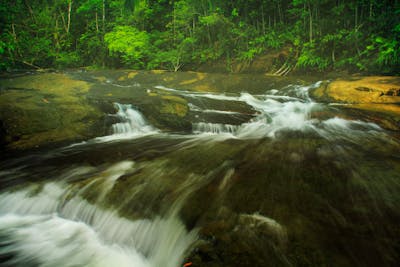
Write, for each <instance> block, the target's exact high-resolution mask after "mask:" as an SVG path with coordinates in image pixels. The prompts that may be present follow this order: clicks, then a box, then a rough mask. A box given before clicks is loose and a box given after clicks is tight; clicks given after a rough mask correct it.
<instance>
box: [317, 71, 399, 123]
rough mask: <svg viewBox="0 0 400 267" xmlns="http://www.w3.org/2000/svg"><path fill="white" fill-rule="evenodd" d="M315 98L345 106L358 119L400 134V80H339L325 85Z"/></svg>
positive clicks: (363, 78) (396, 78)
mask: <svg viewBox="0 0 400 267" xmlns="http://www.w3.org/2000/svg"><path fill="white" fill-rule="evenodd" d="M312 96H313V97H314V98H316V99H318V100H319V101H322V102H334V103H337V104H343V107H344V108H346V109H349V110H350V112H352V113H354V114H355V116H360V117H362V118H365V119H367V120H369V121H372V122H375V123H378V124H379V125H380V126H381V127H383V128H386V129H388V130H400V77H390V76H370V77H352V78H350V79H336V80H334V81H332V82H326V83H323V84H322V85H321V86H320V87H319V88H317V89H316V90H314V91H313V92H312ZM365 111H367V112H365Z"/></svg>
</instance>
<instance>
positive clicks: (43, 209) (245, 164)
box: [0, 82, 400, 267]
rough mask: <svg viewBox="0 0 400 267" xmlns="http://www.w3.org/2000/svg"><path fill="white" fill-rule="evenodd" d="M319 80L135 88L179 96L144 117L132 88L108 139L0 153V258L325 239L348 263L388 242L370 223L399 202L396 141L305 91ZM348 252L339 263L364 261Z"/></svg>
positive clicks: (184, 254)
mask: <svg viewBox="0 0 400 267" xmlns="http://www.w3.org/2000/svg"><path fill="white" fill-rule="evenodd" d="M320 83H321V82H317V83H314V84H311V85H309V86H303V85H289V86H286V87H284V88H280V90H277V89H273V90H265V91H263V92H262V93H259V92H260V91H258V93H257V94H255V93H249V92H241V93H215V92H207V93H201V92H193V91H183V90H177V89H173V88H167V87H164V86H155V87H154V88H153V87H151V90H155V91H156V94H154V95H153V96H150V95H146V94H145V93H144V92H145V90H150V89H148V88H144V87H141V86H139V85H138V86H137V87H135V88H134V89H135V90H143V93H144V94H143V95H140V97H149V98H152V99H158V100H160V99H161V100H160V101H162V97H163V96H179V100H180V102H179V105H184V104H186V103H187V106H186V107H185V109H184V110H185V115H184V116H180V115H181V114H179V116H178V115H177V114H174V113H173V112H172V113H168V112H165V113H168V114H165V113H162V112H160V113H159V116H160V118H159V119H158V118H154V116H153V117H151V118H150V121H151V122H153V123H154V125H155V126H156V127H155V126H152V125H150V123H149V122H148V121H146V119H145V116H144V115H143V114H148V113H146V112H143V114H142V113H141V112H140V110H143V111H148V110H146V109H145V108H148V107H149V106H140V105H139V104H138V103H140V100H141V99H140V98H138V99H136V98H135V99H134V100H132V103H135V105H129V104H119V103H115V111H116V113H115V114H109V116H111V117H112V121H114V122H115V124H113V125H111V126H110V129H109V130H110V131H109V132H110V134H109V135H108V136H103V137H97V138H95V139H91V140H88V141H86V142H82V143H79V144H74V145H70V146H68V147H64V148H59V149H48V148H43V149H42V148H38V149H37V150H34V151H29V152H27V153H29V154H28V155H25V154H24V155H23V156H21V155H20V154H16V156H14V155H12V157H10V158H9V159H5V160H4V162H0V186H2V187H1V188H0V189H1V190H0V266H5V267H13V266H17V267H114V266H115V267H181V266H182V265H183V264H184V263H185V261H186V260H188V261H193V267H195V266H225V265H224V264H223V263H229V264H230V265H229V264H228V265H226V266H242V265H243V264H242V265H241V263H247V264H250V263H251V264H252V266H253V263H259V262H261V263H270V262H271V264H258V265H257V264H254V266H269V265H271V266H272V265H274V266H296V263H297V262H296V261H295V262H294V264H291V261H292V260H293V258H294V257H293V255H297V254H296V253H300V254H299V255H300V256H299V259H300V258H301V259H302V258H305V259H306V260H308V258H306V257H307V256H309V255H310V254H309V253H308V251H313V250H314V249H320V250H319V251H318V253H319V254H317V253H316V254H315V255H317V256H318V257H321V259H328V260H329V259H330V254H329V253H331V251H330V250H329V249H330V248H332V247H333V248H335V250H336V251H338V253H342V251H346V253H347V252H349V253H350V254H340V255H341V256H340V257H338V258H339V259H340V260H342V259H343V257H342V256H343V255H345V256H346V257H347V256H348V258H349V259H350V260H349V262H351V261H352V260H353V258H357V257H358V258H357V260H361V261H360V262H362V260H363V256H364V255H368V254H369V253H370V252H371V251H373V252H374V253H375V252H379V251H384V250H385V248H386V243H385V242H386V241H385V240H388V239H385V238H386V237H385V235H383V234H382V233H384V232H386V231H387V232H388V233H390V230H393V229H395V227H392V226H391V224H387V225H389V226H390V227H388V228H381V227H380V226H381V225H378V226H377V227H376V228H373V227H375V226H373V224H374V223H375V222H377V224H381V221H380V220H379V219H380V217H379V216H382V218H383V215H384V214H385V213H386V212H387V214H389V215H391V213H390V212H391V211H392V210H396V211H398V210H399V209H398V205H397V206H396V204H395V203H399V201H397V200H398V195H399V194H398V191H399V189H397V188H399V187H398V181H399V172H398V170H400V168H399V165H398V163H399V158H398V156H396V155H395V154H396V153H395V152H393V151H396V149H397V148H398V147H400V145H399V143H398V141H397V139H396V141H393V140H395V138H392V135H390V133H389V132H388V131H387V132H386V131H385V130H383V129H382V128H381V127H379V126H378V125H377V124H375V123H371V122H366V121H362V118H363V117H362V116H359V117H358V116H357V115H356V116H353V117H352V114H351V113H350V112H348V113H346V112H347V111H343V110H341V109H340V107H336V106H332V105H329V104H324V103H317V102H315V101H313V100H312V99H311V98H310V96H309V90H310V89H313V88H316V87H318V86H319V85H320ZM125 89H126V90H128V87H127V88H123V90H125ZM121 90H122V89H121ZM159 96H161V98H157V97H159ZM175 98H176V99H177V97H175ZM167 99H169V100H171V101H174V100H173V99H174V97H168V98H167ZM164 100H165V99H164ZM134 101H137V102H134ZM149 101H150V100H149ZM160 101H158V102H157V101H155V103H157V104H158V105H160V103H164V102H160ZM147 104H148V102H146V105H147ZM154 105H155V104H154ZM135 106H137V108H135ZM157 108H159V107H157ZM157 108H154V109H152V111H154V110H155V111H157V110H158V111H159V110H160V109H157ZM167 111H169V110H167ZM186 111H187V112H186ZM151 114H153V113H151ZM161 116H166V117H162V118H161ZM354 118H355V119H354ZM181 122H182V123H181ZM182 125H184V126H183V127H182ZM164 126H165V127H164ZM190 126H192V128H190ZM173 127H176V128H173ZM161 129H169V131H166V130H165V132H163V131H162V130H161ZM170 129H172V130H170ZM103 132H104V131H103ZM41 149H42V150H41ZM38 151H39V152H38ZM371 151H372V152H371ZM397 151H398V149H397ZM396 186H397V187H396ZM381 207H382V209H381ZM380 213H381V214H380ZM393 214H394V215H395V216H398V213H395V212H393ZM395 216H393V218H396V217H395ZM388 217H390V216H388ZM382 221H383V220H382ZM387 221H388V220H387ZM353 223H354V225H353ZM360 224H364V225H363V226H362V228H361V230H360V231H358V230H359V229H358V226H359V225H360ZM396 225H397V224H396ZM367 226H371V227H372V228H371V229H369V228H368V227H367ZM293 229H294V230H293ZM299 229H300V230H299ZM382 229H383V230H382ZM381 230H382V232H379V231H381ZM337 233H344V234H343V235H337ZM370 233H374V234H375V233H376V236H379V235H382V239H381V240H382V242H381V240H380V239H379V240H378V239H376V240H375V239H374V238H375V237H374V238H370ZM363 234H364V236H363ZM384 234H386V233H384ZM393 235H395V232H394V234H393ZM319 236H321V238H320V240H319V238H318V237H319ZM360 236H361V238H360ZM389 237H390V236H389ZM293 238H297V239H293ZM303 239H304V240H306V242H304V244H302V241H303ZM349 240H350V241H351V242H348V241H349ZM365 240H368V242H371V243H367V245H364V244H365V243H364V242H365ZM317 241H318V242H319V243H315V244H314V243H313V242H317ZM334 241H335V242H336V243H334ZM355 241H357V242H359V243H356V242H355ZM290 242H292V243H290ZM325 242H326V243H325ZM374 242H375V243H374ZM380 242H381V243H380ZM307 244H311V245H310V246H308V247H307ZM354 244H356V245H357V244H358V247H357V249H359V248H361V249H365V252H363V253H364V254H362V253H360V254H352V250H353V245H354ZM360 244H362V245H360ZM376 244H378V245H379V246H380V248H384V249H380V250H379V249H376ZM396 244H397V243H396ZM335 246H336V247H335ZM345 246H347V247H345ZM354 246H355V245H354ZM297 247H299V248H300V249H299V250H294V251H293V248H295V249H297ZM369 249H370V250H369ZM303 251H304V254H302V253H303ZM326 251H328V252H329V253H328V254H327V255H328V256H327V257H323V256H325V254H322V253H325V252H326ZM311 254H312V255H314V254H313V253H311ZM271 255H272V256H274V255H275V256H276V257H275V261H274V259H273V258H271V257H270V256H271ZM304 255H305V256H304ZM321 255H322V256H321ZM349 255H350V256H349ZM360 255H363V256H360ZM390 255H392V254H390ZM303 256H304V257H303ZM353 256H354V257H353ZM387 258H390V257H389V256H388V257H387ZM236 259H239V260H242V261H241V262H239V261H238V262H236ZM271 259H272V260H271ZM319 259H320V258H317V260H319ZM377 259H379V260H380V259H383V258H377ZM295 260H297V259H295ZM196 261H197V265H196ZM282 262H284V263H287V264H286V265H282V264H280V263H282ZM339 262H340V261H339ZM354 262H355V264H353V265H352V264H345V265H346V266H366V265H365V264H364V265H363V264H357V263H359V262H357V261H354ZM275 263H276V264H275ZM346 263H347V262H346ZM352 263H353V262H352ZM362 263H363V262H362ZM208 264H209V265H208ZM299 265H301V264H299ZM325 265H326V264H325ZM339 265H340V264H339ZM246 266H249V265H246ZM385 266H391V265H385ZM393 266H394V265H393Z"/></svg>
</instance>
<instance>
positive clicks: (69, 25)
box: [67, 0, 72, 34]
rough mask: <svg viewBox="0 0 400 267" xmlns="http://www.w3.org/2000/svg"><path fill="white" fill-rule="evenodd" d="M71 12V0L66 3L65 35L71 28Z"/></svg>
mask: <svg viewBox="0 0 400 267" xmlns="http://www.w3.org/2000/svg"><path fill="white" fill-rule="evenodd" d="M71 11H72V0H70V1H69V3H68V22H67V34H69V29H70V27H71Z"/></svg>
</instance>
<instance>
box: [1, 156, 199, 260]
mask: <svg viewBox="0 0 400 267" xmlns="http://www.w3.org/2000/svg"><path fill="white" fill-rule="evenodd" d="M132 170H134V163H133V162H131V161H123V162H119V163H116V164H114V165H112V166H110V167H108V168H107V169H105V170H103V171H101V172H98V171H96V170H95V169H94V168H91V167H79V168H76V169H73V170H71V171H68V172H67V173H66V174H65V175H64V177H66V178H67V179H66V180H64V181H57V182H48V183H45V184H43V185H41V186H39V187H38V186H36V185H32V186H28V187H27V188H25V189H21V190H17V191H14V192H6V193H2V194H1V195H0V240H1V241H0V265H1V266H49V267H50V266H54V267H55V266H71V267H72V266H93V267H102V266H104V267H109V266H120V267H158V266H166V267H176V266H179V265H180V263H181V262H182V257H183V254H184V252H185V251H186V250H187V249H188V247H189V246H190V245H191V244H192V243H193V242H194V241H195V240H196V238H197V234H196V231H195V230H192V231H190V232H189V231H187V230H186V227H185V226H184V225H183V223H182V222H181V221H180V220H179V218H178V217H177V214H176V210H174V208H175V209H176V207H174V206H173V208H172V210H171V211H170V212H168V213H167V214H166V215H165V216H163V217H161V216H155V217H154V218H152V219H145V218H144V219H136V220H133V219H127V218H124V217H121V216H120V215H119V214H118V211H117V210H109V209H107V208H104V207H101V205H99V204H101V203H102V201H103V200H104V198H105V197H107V195H108V194H109V192H110V191H111V189H112V188H113V186H114V184H115V182H116V181H117V180H118V179H120V178H121V177H122V176H123V175H125V174H127V173H129V172H131V171H132ZM88 175H89V176H93V178H91V179H89V180H88V181H89V183H87V184H86V185H85V186H83V187H81V188H79V187H77V186H74V185H72V184H69V183H68V182H67V181H68V179H77V178H78V179H79V177H80V178H83V177H86V176H88ZM91 191H93V192H95V193H96V194H97V198H96V199H95V200H94V203H90V202H88V201H87V200H85V199H84V198H83V196H84V195H85V194H87V193H88V192H91Z"/></svg>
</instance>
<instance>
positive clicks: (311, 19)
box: [308, 3, 313, 43]
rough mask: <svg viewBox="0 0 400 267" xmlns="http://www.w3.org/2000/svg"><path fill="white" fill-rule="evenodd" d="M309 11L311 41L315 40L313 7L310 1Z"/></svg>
mask: <svg viewBox="0 0 400 267" xmlns="http://www.w3.org/2000/svg"><path fill="white" fill-rule="evenodd" d="M308 12H309V20H310V21H309V23H310V29H309V31H310V43H312V41H313V18H312V9H311V5H310V3H308Z"/></svg>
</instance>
